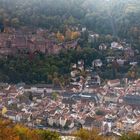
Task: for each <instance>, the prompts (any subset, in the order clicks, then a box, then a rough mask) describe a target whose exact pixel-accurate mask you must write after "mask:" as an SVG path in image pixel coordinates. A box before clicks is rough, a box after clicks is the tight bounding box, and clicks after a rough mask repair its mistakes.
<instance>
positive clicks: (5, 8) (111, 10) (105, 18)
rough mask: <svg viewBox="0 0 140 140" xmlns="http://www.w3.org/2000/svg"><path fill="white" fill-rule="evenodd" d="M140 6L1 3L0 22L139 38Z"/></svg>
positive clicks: (46, 0)
mask: <svg viewBox="0 0 140 140" xmlns="http://www.w3.org/2000/svg"><path fill="white" fill-rule="evenodd" d="M9 5H10V6H9ZM139 6H140V1H139V0H69V1H67V0H57V1H56V0H24V1H23V0H0V19H1V21H4V23H5V24H7V25H10V26H15V27H19V26H22V25H28V26H35V27H45V28H48V29H52V30H55V29H59V30H61V31H62V30H63V27H64V26H65V25H78V24H82V25H83V26H86V27H87V28H88V29H90V30H93V31H95V32H98V33H101V34H113V35H115V36H121V37H128V38H130V37H134V38H138V37H139V36H140V8H139Z"/></svg>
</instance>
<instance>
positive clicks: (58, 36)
mask: <svg viewBox="0 0 140 140" xmlns="http://www.w3.org/2000/svg"><path fill="white" fill-rule="evenodd" d="M56 37H57V39H58V41H59V42H63V41H64V40H65V37H64V36H63V34H61V33H60V32H59V31H58V32H57V34H56Z"/></svg>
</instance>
